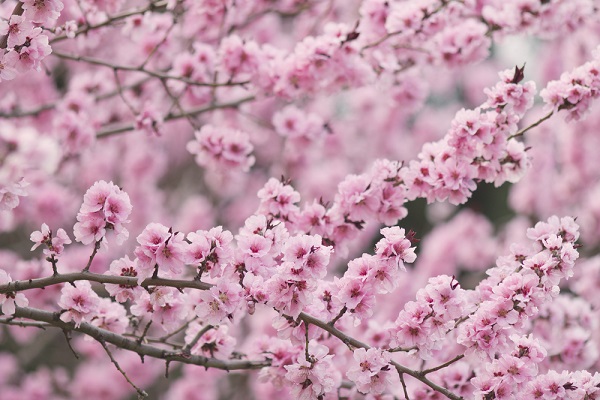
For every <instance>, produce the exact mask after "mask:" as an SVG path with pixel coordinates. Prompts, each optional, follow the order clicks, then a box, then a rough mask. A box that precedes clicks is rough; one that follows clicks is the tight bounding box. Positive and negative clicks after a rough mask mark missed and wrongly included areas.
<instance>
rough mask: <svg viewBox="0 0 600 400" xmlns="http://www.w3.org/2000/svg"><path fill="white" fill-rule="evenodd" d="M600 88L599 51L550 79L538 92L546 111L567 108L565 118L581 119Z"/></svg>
mask: <svg viewBox="0 0 600 400" xmlns="http://www.w3.org/2000/svg"><path fill="white" fill-rule="evenodd" d="M599 90H600V51H598V50H596V53H595V55H594V59H593V60H592V61H589V62H587V63H585V64H584V65H582V66H580V67H577V68H576V69H575V70H573V71H569V72H565V73H563V74H562V75H561V76H560V79H559V80H555V81H551V82H549V83H548V85H547V86H546V88H544V90H542V91H541V92H540V96H542V98H543V99H544V102H545V103H546V109H547V110H548V111H553V112H556V111H559V110H567V112H568V114H567V120H579V119H582V118H583V117H584V116H585V115H586V114H587V113H588V112H589V109H590V105H591V102H592V100H593V99H595V98H597V97H598V95H599V93H600V92H599Z"/></svg>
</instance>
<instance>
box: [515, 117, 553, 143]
mask: <svg viewBox="0 0 600 400" xmlns="http://www.w3.org/2000/svg"><path fill="white" fill-rule="evenodd" d="M552 115H554V111H550V112H549V113H548V114H546V115H544V116H543V117H542V118H540V119H539V120H537V121H536V122H534V123H533V124H531V125H529V126H528V127H526V128H523V129H521V130H520V131H519V132H517V133H515V134H514V135H511V136H509V137H508V138H507V139H506V140H510V139H514V138H517V137H519V136H523V135H524V134H525V132H527V131H528V130H530V129H533V128H535V127H536V126H538V125H539V124H541V123H542V122H544V121H546V120H547V119H549V118H550V117H551V116H552Z"/></svg>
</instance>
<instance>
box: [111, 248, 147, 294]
mask: <svg viewBox="0 0 600 400" xmlns="http://www.w3.org/2000/svg"><path fill="white" fill-rule="evenodd" d="M138 268H139V267H138V260H137V258H136V259H134V260H133V261H131V260H130V259H129V257H128V256H125V257H122V258H119V259H117V260H114V261H113V262H111V263H110V269H109V271H107V272H106V275H110V276H126V277H131V278H137V275H138ZM104 287H105V288H106V291H107V292H108V294H110V295H111V296H112V297H114V298H115V300H116V301H117V302H119V303H124V302H126V301H127V300H131V301H135V299H136V298H137V297H138V296H139V295H140V294H141V292H143V291H144V289H143V288H141V287H140V286H137V285H117V284H112V283H105V284H104Z"/></svg>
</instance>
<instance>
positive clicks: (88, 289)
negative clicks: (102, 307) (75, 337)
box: [58, 281, 100, 327]
mask: <svg viewBox="0 0 600 400" xmlns="http://www.w3.org/2000/svg"><path fill="white" fill-rule="evenodd" d="M99 303H100V297H98V295H97V294H96V292H94V291H93V290H92V286H91V284H90V282H88V281H79V282H77V283H74V284H72V285H71V284H66V285H65V286H63V288H62V290H61V296H60V299H59V300H58V306H59V307H60V308H62V309H63V310H64V311H63V312H62V313H61V315H60V319H61V321H64V322H71V321H73V322H75V327H79V325H81V323H82V322H90V321H91V320H92V319H93V318H94V317H95V316H96V314H97V312H98V307H99Z"/></svg>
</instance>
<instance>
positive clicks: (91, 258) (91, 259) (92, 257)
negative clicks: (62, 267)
mask: <svg viewBox="0 0 600 400" xmlns="http://www.w3.org/2000/svg"><path fill="white" fill-rule="evenodd" d="M101 243H102V239H100V240H96V243H94V250H93V251H92V254H91V255H90V259H89V260H88V262H87V264H86V266H85V268H84V269H83V271H81V272H88V271H89V270H90V267H91V265H92V261H94V258H95V257H96V254H97V253H98V250H100V244H101ZM54 276H56V271H55V273H54Z"/></svg>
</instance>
